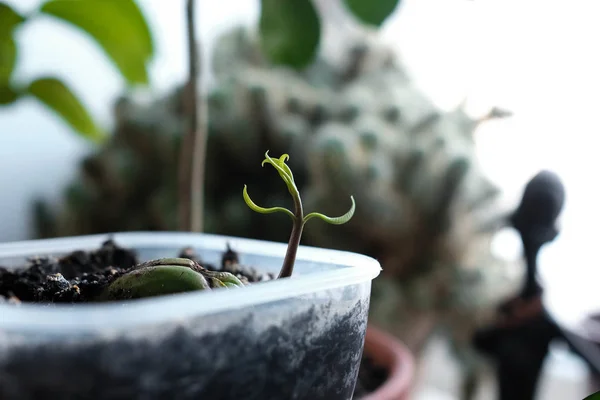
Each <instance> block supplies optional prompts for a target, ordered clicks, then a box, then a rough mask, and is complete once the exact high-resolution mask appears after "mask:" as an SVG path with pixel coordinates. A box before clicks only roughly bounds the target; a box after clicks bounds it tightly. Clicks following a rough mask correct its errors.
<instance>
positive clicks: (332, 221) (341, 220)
mask: <svg viewBox="0 0 600 400" xmlns="http://www.w3.org/2000/svg"><path fill="white" fill-rule="evenodd" d="M350 200H352V207H350V210H348V212H347V213H346V214H344V215H342V216H341V217H328V216H326V215H323V214H321V213H314V212H313V213H310V214H308V215H307V216H305V217H304V221H303V222H304V223H306V221H308V220H309V219H311V218H314V217H317V218H321V219H322V220H323V221H325V222H328V223H330V224H332V225H342V224H345V223H346V222H348V221H350V218H352V216H353V215H354V210H355V209H356V204H355V203H354V197H353V196H350Z"/></svg>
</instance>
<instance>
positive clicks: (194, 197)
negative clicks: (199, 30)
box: [179, 0, 206, 232]
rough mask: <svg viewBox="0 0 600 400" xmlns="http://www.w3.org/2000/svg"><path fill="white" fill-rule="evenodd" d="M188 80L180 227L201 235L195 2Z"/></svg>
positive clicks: (202, 150) (202, 123)
mask: <svg viewBox="0 0 600 400" xmlns="http://www.w3.org/2000/svg"><path fill="white" fill-rule="evenodd" d="M186 10H187V13H186V17H187V25H188V29H187V33H188V54H189V77H188V84H187V99H186V100H187V106H188V113H189V124H190V126H189V129H188V132H187V134H186V135H185V136H186V137H184V139H183V141H182V143H181V149H180V154H181V155H180V163H181V164H180V168H179V174H180V176H179V209H180V211H179V226H180V230H183V231H192V232H202V231H203V229H204V215H203V211H204V168H205V167H204V164H205V158H206V157H205V155H206V115H204V114H206V112H205V104H204V103H203V101H202V100H200V101H198V92H199V90H200V87H199V86H200V85H199V83H198V80H199V79H200V73H201V69H200V62H201V61H200V43H199V41H198V40H197V39H196V24H195V22H194V13H195V0H187V7H186Z"/></svg>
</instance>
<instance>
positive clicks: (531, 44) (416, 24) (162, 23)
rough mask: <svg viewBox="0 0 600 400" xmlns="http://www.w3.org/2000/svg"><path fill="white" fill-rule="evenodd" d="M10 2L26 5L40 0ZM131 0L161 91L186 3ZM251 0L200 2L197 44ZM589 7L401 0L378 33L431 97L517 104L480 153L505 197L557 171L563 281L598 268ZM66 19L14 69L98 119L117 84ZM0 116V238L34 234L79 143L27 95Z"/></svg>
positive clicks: (557, 266)
mask: <svg viewBox="0 0 600 400" xmlns="http://www.w3.org/2000/svg"><path fill="white" fill-rule="evenodd" d="M8 3H9V4H11V5H13V6H14V7H16V8H17V9H18V10H20V11H23V12H27V11H30V10H32V9H33V8H34V7H35V6H37V5H38V4H39V3H40V1H39V0H8ZM139 3H140V4H141V6H142V8H143V11H144V12H145V14H146V16H147V18H148V19H149V21H150V24H151V27H152V30H153V33H154V36H155V39H156V47H157V55H156V59H155V61H154V62H153V64H152V66H151V69H150V73H151V80H152V85H153V88H154V90H156V91H157V92H164V91H166V90H168V89H170V88H171V87H173V85H175V84H176V83H179V82H181V81H182V80H183V79H184V78H185V75H186V59H187V55H186V51H185V50H186V46H185V23H184V8H185V7H184V2H183V0H169V1H165V0H140V1H139ZM258 4H259V2H258V0H219V1H209V0H204V1H199V10H198V16H197V17H198V18H199V25H200V29H201V32H200V35H201V37H202V38H203V40H204V42H205V44H206V45H207V48H206V50H207V51H210V49H211V48H210V44H211V39H212V38H214V37H215V36H216V35H218V34H220V33H221V32H223V31H224V30H226V29H227V28H228V27H230V26H232V25H234V24H236V23H238V22H246V23H253V22H254V21H255V20H256V18H257V15H258ZM599 17H600V2H596V1H590V0H587V1H586V0H570V1H568V2H566V1H564V0H563V1H542V0H528V1H523V0H404V2H403V4H402V6H401V7H400V9H399V10H398V12H397V13H396V14H395V15H394V16H393V17H392V18H390V19H389V20H388V22H387V23H386V25H385V26H384V28H383V30H382V32H381V34H382V35H383V37H384V38H385V39H386V40H387V41H388V42H389V43H392V44H394V45H396V46H397V47H398V49H399V50H400V51H401V54H402V56H403V58H404V60H405V62H406V63H407V65H408V67H409V68H410V71H411V73H412V74H413V76H414V77H415V79H416V81H417V83H418V84H419V85H420V86H421V87H422V88H423V90H425V91H426V92H427V93H428V94H429V95H430V96H431V97H432V98H433V99H434V100H435V101H436V102H437V103H439V104H440V106H442V107H448V108H450V107H453V106H454V105H456V104H457V103H459V102H460V101H461V100H462V99H463V98H464V97H465V96H467V97H468V99H469V107H470V109H471V110H472V111H473V112H484V111H485V110H486V109H487V108H488V107H490V106H493V105H498V106H502V107H505V108H508V109H510V110H511V111H513V112H514V113H515V116H514V117H512V118H511V119H509V120H505V121H498V122H493V123H489V124H487V125H486V126H484V127H482V128H481V129H480V131H479V132H478V133H477V140H478V146H479V150H480V155H481V162H482V164H483V166H484V168H485V169H486V171H487V173H488V174H489V176H490V177H491V178H492V179H493V180H495V181H496V182H497V183H498V184H499V185H500V186H501V187H502V188H503V189H504V191H505V192H504V193H505V194H504V197H505V199H506V201H507V202H508V203H509V204H513V203H514V202H515V201H516V200H517V199H518V197H519V196H520V194H521V190H522V188H523V185H524V184H525V182H526V181H527V180H528V179H529V178H530V177H531V176H532V175H533V174H535V173H536V172H537V171H538V170H539V169H541V168H550V169H552V170H554V171H555V172H557V173H559V174H560V176H561V177H562V178H563V179H564V181H565V185H566V189H567V196H568V197H567V204H566V209H565V211H564V214H563V218H562V227H563V228H562V234H561V236H560V237H559V239H558V240H557V241H556V242H555V243H553V244H552V245H551V246H548V247H547V249H546V251H545V252H544V254H543V257H542V263H543V268H544V270H543V275H544V276H545V277H547V278H548V279H551V281H552V282H561V286H560V288H562V289H564V290H570V289H572V287H573V285H575V284H580V281H579V280H577V281H575V280H574V278H573V277H574V276H578V277H581V276H582V275H581V273H582V272H585V273H587V274H594V271H595V269H596V257H595V255H596V253H595V252H594V251H593V249H594V246H595V245H596V241H597V235H596V231H597V228H596V227H597V226H598V223H599V222H600V218H599V212H598V207H597V206H596V203H597V199H596V196H595V185H597V182H598V180H597V178H596V171H597V170H598V164H599V160H600V156H599V155H598V147H597V145H596V143H597V141H596V136H597V135H598V131H599V128H600V121H599V119H598V113H597V112H596V111H597V107H598V105H599V104H600V102H599V99H598V97H599V93H600V91H599V89H600V75H599V72H600V57H598V55H597V53H598V48H599V47H598V38H600V24H598V23H597V21H599V20H600V18H599ZM71 29H72V28H71V27H68V26H64V25H62V24H60V23H58V22H56V21H54V20H51V19H50V18H39V19H38V20H36V21H35V22H32V23H30V24H27V25H26V26H25V27H24V28H23V29H21V30H20V31H19V33H18V42H19V48H20V50H21V53H20V54H19V61H18V71H19V76H18V77H19V78H23V79H30V78H33V77H35V76H38V75H40V74H42V73H53V74H55V75H58V76H59V77H61V78H63V79H64V80H66V81H67V82H68V83H69V84H70V86H71V87H73V88H74V89H75V90H76V91H77V93H78V94H79V95H80V96H81V98H83V100H84V102H85V103H86V104H87V105H88V106H89V108H90V110H91V111H92V113H93V115H94V116H95V117H96V118H97V119H98V120H100V121H101V122H102V123H103V124H105V125H106V126H108V127H109V126H110V124H111V115H110V112H111V111H110V110H111V106H112V102H113V100H114V99H115V98H116V96H118V95H119V94H121V93H122V91H123V89H124V85H123V82H122V81H121V80H120V78H119V76H118V74H117V73H116V71H115V70H114V68H113V66H112V65H111V64H110V63H109V62H108V61H107V60H106V58H105V57H104V55H103V53H102V52H101V51H100V50H99V49H97V48H96V47H94V46H93V45H92V44H91V42H90V41H89V40H88V39H87V38H86V37H84V36H82V35H77V34H72V30H71ZM0 127H1V130H0V187H1V188H2V192H1V193H0V226H1V229H0V241H12V240H20V239H25V238H28V237H29V236H30V235H31V233H32V230H31V221H30V217H31V216H30V201H31V200H32V198H33V196H44V197H46V198H49V199H58V196H59V194H60V192H61V191H62V189H63V187H64V184H65V183H66V182H68V181H69V179H70V178H71V177H72V175H73V174H74V171H75V167H76V164H77V162H78V160H79V159H80V157H81V155H82V154H84V152H85V151H86V149H87V147H86V144H85V143H84V142H83V141H81V140H80V139H78V138H77V137H75V136H74V135H73V134H72V133H71V132H70V131H69V130H68V128H66V127H65V126H64V125H63V124H62V122H61V121H60V120H58V119H57V118H55V117H54V116H53V115H51V114H49V113H48V112H46V111H45V109H43V108H42V107H41V106H39V105H38V104H36V103H34V102H32V101H21V102H19V103H18V104H17V105H14V106H11V107H8V108H0ZM498 246H499V249H501V250H502V251H503V252H504V253H505V254H507V256H510V257H516V256H517V255H518V244H517V243H515V238H514V236H511V235H510V234H506V235H502V236H501V237H500V238H499V240H498ZM576 273H577V274H576ZM584 281H587V282H589V283H590V285H593V284H594V280H593V279H584ZM562 289H561V290H562ZM588 289H589V290H592V289H593V286H590V287H589V288H588ZM582 293H585V292H582Z"/></svg>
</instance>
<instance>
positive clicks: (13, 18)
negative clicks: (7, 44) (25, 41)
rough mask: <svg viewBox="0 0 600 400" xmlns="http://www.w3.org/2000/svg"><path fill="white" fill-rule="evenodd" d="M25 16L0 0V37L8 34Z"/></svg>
mask: <svg viewBox="0 0 600 400" xmlns="http://www.w3.org/2000/svg"><path fill="white" fill-rule="evenodd" d="M23 21H25V18H24V17H23V16H22V15H20V14H19V13H17V12H16V11H15V10H13V9H12V8H11V7H10V6H9V5H8V4H6V3H5V2H3V1H0V38H2V37H6V36H10V34H11V33H12V31H13V29H15V28H16V26H17V25H19V24H21V23H22V22H23Z"/></svg>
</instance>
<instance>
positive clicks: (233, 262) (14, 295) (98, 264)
mask: <svg viewBox="0 0 600 400" xmlns="http://www.w3.org/2000/svg"><path fill="white" fill-rule="evenodd" d="M178 256H179V257H183V258H189V259H192V260H194V261H196V262H198V263H199V264H200V265H202V266H203V267H205V268H206V269H209V270H212V271H227V272H231V273H232V274H234V275H236V276H237V277H238V278H239V279H240V280H241V281H242V282H244V283H253V282H259V281H264V280H269V279H273V278H274V276H273V275H272V274H259V273H258V272H257V271H256V270H255V269H254V268H250V267H246V266H242V265H240V264H239V257H238V255H237V253H236V252H234V251H233V250H231V249H227V251H226V252H224V253H223V256H222V260H221V265H220V266H218V267H217V266H214V265H211V264H203V263H202V261H201V259H200V257H198V255H197V254H195V253H194V252H193V250H192V249H189V248H185V249H182V251H181V252H180V254H178ZM138 263H139V260H138V258H137V255H136V254H135V252H133V251H132V250H129V249H125V248H123V247H120V246H118V245H117V244H116V243H115V242H114V241H112V240H107V241H106V242H104V243H103V244H102V246H101V247H100V248H99V249H98V250H95V251H91V252H85V251H74V252H72V253H70V254H68V255H66V256H63V257H59V258H57V257H46V256H44V257H33V258H30V259H29V261H28V263H27V265H25V266H23V267H22V268H18V269H8V268H3V267H1V266H0V302H6V301H8V302H11V303H19V302H33V303H49V304H50V303H80V302H92V301H94V299H95V298H96V297H97V296H98V295H99V294H100V292H101V291H102V290H103V289H104V288H105V287H106V286H107V285H108V284H110V283H111V282H112V281H113V280H114V279H116V278H118V277H119V276H121V275H123V274H124V273H126V272H127V271H129V270H130V269H131V268H133V267H134V266H135V265H137V264H138Z"/></svg>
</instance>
